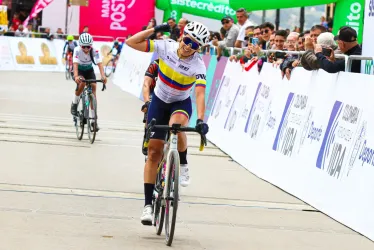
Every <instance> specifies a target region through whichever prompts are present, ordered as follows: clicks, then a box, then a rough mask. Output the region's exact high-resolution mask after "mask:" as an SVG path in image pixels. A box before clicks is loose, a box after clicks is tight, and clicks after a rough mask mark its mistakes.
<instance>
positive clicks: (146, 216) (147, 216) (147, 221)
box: [140, 205, 153, 226]
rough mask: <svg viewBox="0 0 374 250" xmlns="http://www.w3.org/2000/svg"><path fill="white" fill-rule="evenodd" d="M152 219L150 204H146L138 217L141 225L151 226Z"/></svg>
mask: <svg viewBox="0 0 374 250" xmlns="http://www.w3.org/2000/svg"><path fill="white" fill-rule="evenodd" d="M152 219H153V207H152V205H147V206H145V207H144V209H143V214H142V216H141V217H140V220H141V222H142V224H143V225H146V226H152Z"/></svg>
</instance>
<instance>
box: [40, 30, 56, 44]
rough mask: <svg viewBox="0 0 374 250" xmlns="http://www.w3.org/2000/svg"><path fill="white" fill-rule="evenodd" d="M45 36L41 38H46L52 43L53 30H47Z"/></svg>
mask: <svg viewBox="0 0 374 250" xmlns="http://www.w3.org/2000/svg"><path fill="white" fill-rule="evenodd" d="M44 33H45V34H43V35H41V38H46V39H47V40H49V41H52V40H53V39H54V36H53V34H51V29H50V28H45V30H44Z"/></svg>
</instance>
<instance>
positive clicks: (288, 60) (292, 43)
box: [279, 32, 299, 80]
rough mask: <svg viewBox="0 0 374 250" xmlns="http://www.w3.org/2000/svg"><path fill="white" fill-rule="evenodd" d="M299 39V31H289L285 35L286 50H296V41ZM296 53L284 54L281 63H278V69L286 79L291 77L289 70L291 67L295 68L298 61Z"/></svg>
mask: <svg viewBox="0 0 374 250" xmlns="http://www.w3.org/2000/svg"><path fill="white" fill-rule="evenodd" d="M298 39H299V33H297V32H291V33H290V34H289V35H288V37H287V42H286V50H287V51H296V49H297V42H298ZM297 59H298V55H290V54H287V55H285V58H284V59H283V60H282V63H281V64H280V67H279V68H280V70H281V72H282V77H284V76H286V77H287V79H288V80H290V78H291V71H292V69H293V68H295V67H296V66H297V65H298V64H299V61H298V60H297Z"/></svg>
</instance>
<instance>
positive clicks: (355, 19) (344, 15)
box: [156, 0, 365, 42]
mask: <svg viewBox="0 0 374 250" xmlns="http://www.w3.org/2000/svg"><path fill="white" fill-rule="evenodd" d="M328 3H337V4H336V11H335V17H334V27H333V33H335V34H336V33H337V32H338V30H339V28H340V27H342V26H345V25H348V26H351V27H353V28H354V29H356V30H357V34H358V40H359V42H361V41H362V34H363V20H364V9H365V0H262V1H261V0H258V1H253V0H213V1H209V0H157V2H156V7H157V8H158V9H161V10H164V21H166V20H167V19H168V18H169V17H174V18H175V19H176V20H177V21H178V19H180V18H181V17H182V13H188V14H192V15H196V16H202V17H206V18H212V19H217V20H221V19H222V17H224V16H227V15H228V16H231V17H232V18H233V19H234V20H236V15H235V14H236V13H235V10H237V9H239V8H246V9H247V11H254V10H269V9H282V8H293V7H304V6H315V5H322V4H328Z"/></svg>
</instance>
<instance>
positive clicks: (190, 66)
mask: <svg viewBox="0 0 374 250" xmlns="http://www.w3.org/2000/svg"><path fill="white" fill-rule="evenodd" d="M178 48H179V43H178V42H176V41H174V40H171V39H167V40H148V41H147V48H146V52H153V51H154V52H156V53H157V54H158V57H159V68H158V79H157V82H156V87H155V90H154V93H155V95H156V96H157V97H158V98H159V99H161V100H162V101H164V102H166V103H173V102H178V101H183V100H185V99H187V98H188V97H189V96H190V93H191V90H192V87H193V85H194V84H196V87H205V86H206V77H205V74H206V68H205V64H204V62H203V60H202V58H201V56H200V55H199V54H198V53H195V54H194V55H193V56H192V57H190V58H187V59H181V58H179V56H178V54H177V50H178Z"/></svg>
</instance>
